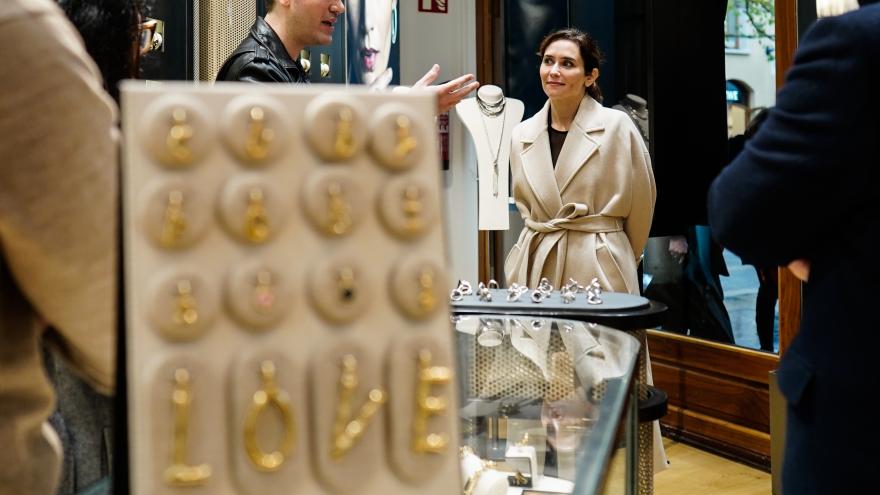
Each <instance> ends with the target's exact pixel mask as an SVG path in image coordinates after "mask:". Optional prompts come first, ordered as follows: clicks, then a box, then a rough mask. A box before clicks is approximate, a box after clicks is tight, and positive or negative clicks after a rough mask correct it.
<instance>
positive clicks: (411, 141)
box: [394, 115, 418, 159]
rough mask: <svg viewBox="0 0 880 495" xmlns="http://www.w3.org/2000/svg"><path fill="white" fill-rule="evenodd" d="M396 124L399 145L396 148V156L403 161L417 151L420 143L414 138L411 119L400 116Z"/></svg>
mask: <svg viewBox="0 0 880 495" xmlns="http://www.w3.org/2000/svg"><path fill="white" fill-rule="evenodd" d="M394 123H395V126H396V127H397V145H396V146H394V156H395V157H397V158H399V159H403V158H406V156H407V155H409V154H410V153H412V151H413V150H414V149H416V146H418V141H416V138H414V137H413V136H412V132H411V131H410V128H411V124H410V121H409V117H407V116H406V115H398V116H397V119H396V120H395V121H394Z"/></svg>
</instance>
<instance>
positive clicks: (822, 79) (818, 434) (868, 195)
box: [709, 2, 880, 494]
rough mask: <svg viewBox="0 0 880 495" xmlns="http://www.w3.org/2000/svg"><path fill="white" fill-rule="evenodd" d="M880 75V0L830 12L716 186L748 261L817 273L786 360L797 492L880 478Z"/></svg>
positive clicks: (790, 483)
mask: <svg viewBox="0 0 880 495" xmlns="http://www.w3.org/2000/svg"><path fill="white" fill-rule="evenodd" d="M863 3H865V2H863ZM878 87H880V5H872V6H867V7H863V8H862V9H860V10H858V11H855V12H851V13H849V14H845V15H842V16H840V17H835V18H829V19H822V20H820V21H818V22H817V23H816V24H815V25H814V27H813V28H811V29H810V30H809V31H808V32H807V33H806V34H805V35H804V37H803V39H802V41H801V44H800V47H799V49H798V52H797V55H796V57H795V61H794V65H793V66H792V68H791V70H790V72H789V74H788V77H787V79H786V82H785V85H784V86H783V87H782V89H781V90H780V92H779V95H778V98H777V104H776V107H775V108H773V109H772V110H771V111H770V114H769V116H768V117H767V120H766V122H765V123H764V124H763V126H762V128H761V130H759V131H758V133H757V134H756V135H755V136H754V138H752V139H751V140H749V142H748V143H747V144H746V146H745V150H744V151H743V152H742V153H741V154H740V155H739V157H738V158H737V159H736V160H735V161H734V162H733V163H732V164H731V165H730V166H729V167H727V168H726V169H725V170H724V171H723V172H722V174H721V175H720V176H719V177H718V178H717V179H716V180H715V182H714V183H713V185H712V188H711V190H710V194H709V220H710V223H711V225H712V229H713V232H714V233H715V235H716V236H717V237H718V240H719V242H721V244H723V245H724V246H726V247H728V248H729V249H730V250H731V251H733V252H734V253H736V254H738V255H739V256H740V257H742V259H743V261H744V262H745V263H750V264H753V265H756V266H767V265H777V266H786V265H788V266H789V268H790V269H791V270H792V272H793V273H794V274H795V275H796V276H797V277H798V278H800V279H801V280H802V281H804V282H805V284H804V289H803V308H804V314H803V319H802V323H801V328H800V331H799V333H798V335H797V337H795V339H794V341H793V342H792V344H791V347H790V348H789V349H788V350H787V351H786V352H785V354H784V355H783V356H782V360H781V361H780V366H779V372H778V373H779V374H778V380H779V389H780V390H781V391H782V394H783V395H784V396H785V398H786V399H787V402H788V412H787V426H786V445H785V460H784V464H783V478H782V487H783V490H784V493H787V494H810V493H864V492H866V491H871V489H870V488H869V487H870V486H873V485H874V484H875V480H874V471H873V470H874V468H875V466H876V465H877V462H878V460H880V455H878V454H877V452H878V451H877V444H878V442H880V433H878V432H877V429H876V428H875V422H876V415H875V414H874V411H873V410H872V409H871V408H868V407H866V400H867V396H868V394H871V393H872V392H873V387H872V386H871V385H872V384H873V383H874V382H875V377H876V374H877V365H876V361H877V353H878V348H880V333H878V332H877V331H876V326H877V325H876V312H875V311H874V308H876V307H877V294H876V291H874V290H872V288H873V287H874V282H875V281H876V280H877V279H878V277H880V269H878V264H877V262H876V260H875V257H876V256H875V252H876V249H877V246H878V241H880V203H878V202H877V194H876V187H877V183H878V180H880V169H878V167H877V166H876V165H877V161H878V156H880V140H878V138H877V137H878V136H880V120H878V118H877V115H878V114H880V103H878V100H877V98H876V95H875V92H876V88H878Z"/></svg>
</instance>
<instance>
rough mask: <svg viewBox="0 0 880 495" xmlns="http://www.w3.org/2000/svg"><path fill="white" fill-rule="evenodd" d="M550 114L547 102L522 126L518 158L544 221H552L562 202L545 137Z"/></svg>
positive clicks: (547, 139) (547, 141)
mask: <svg viewBox="0 0 880 495" xmlns="http://www.w3.org/2000/svg"><path fill="white" fill-rule="evenodd" d="M549 111H550V102H549V101H548V102H547V103H545V104H544V108H542V109H541V110H540V111H538V113H536V114H535V116H534V117H532V118H530V119H528V120H527V121H525V122H524V126H523V131H522V138H521V141H522V143H523V148H522V151H521V152H520V157H521V158H522V167H523V173H524V174H525V177H526V180H527V181H528V183H529V186H530V187H531V188H532V191H534V193H535V197H536V198H537V200H538V203H539V204H540V205H541V207H542V208H543V209H544V214H545V215H546V216H547V218H553V217H554V215H556V212H558V211H559V209H560V208H562V198H561V197H560V194H559V186H558V184H557V179H556V176H555V175H554V173H553V164H552V163H551V162H550V139H549V137H548V136H547V114H548V112H549Z"/></svg>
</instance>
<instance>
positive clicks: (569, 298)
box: [562, 287, 576, 304]
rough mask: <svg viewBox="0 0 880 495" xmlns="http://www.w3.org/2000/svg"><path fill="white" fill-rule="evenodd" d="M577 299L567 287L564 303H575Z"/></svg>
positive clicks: (563, 297)
mask: <svg viewBox="0 0 880 495" xmlns="http://www.w3.org/2000/svg"><path fill="white" fill-rule="evenodd" d="M575 297H576V296H575V293H574V292H572V291H570V290H568V288H567V287H566V289H565V290H563V291H562V302H563V303H565V304H571V302H572V301H574V299H575Z"/></svg>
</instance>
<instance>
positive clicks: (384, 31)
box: [346, 0, 400, 84]
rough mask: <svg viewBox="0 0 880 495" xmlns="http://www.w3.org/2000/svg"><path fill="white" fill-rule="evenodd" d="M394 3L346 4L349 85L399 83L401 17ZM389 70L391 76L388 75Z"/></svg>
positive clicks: (359, 1)
mask: <svg viewBox="0 0 880 495" xmlns="http://www.w3.org/2000/svg"><path fill="white" fill-rule="evenodd" d="M397 2H398V0H349V1H348V2H346V9H347V14H346V15H347V16H348V43H347V46H348V76H349V82H350V83H352V84H373V83H374V82H376V84H383V83H384V82H385V80H386V79H390V81H389V83H390V84H399V81H400V39H399V33H400V20H399V19H400V17H399V14H398V8H397ZM388 69H390V73H389V72H387V71H388ZM388 76H391V77H390V78H389V77H388ZM377 80H379V81H377Z"/></svg>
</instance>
